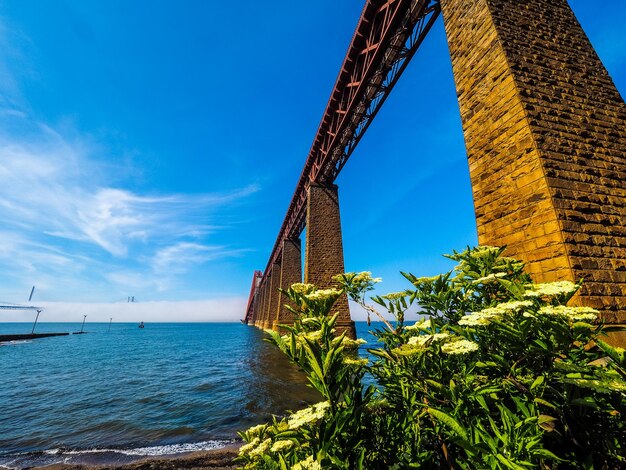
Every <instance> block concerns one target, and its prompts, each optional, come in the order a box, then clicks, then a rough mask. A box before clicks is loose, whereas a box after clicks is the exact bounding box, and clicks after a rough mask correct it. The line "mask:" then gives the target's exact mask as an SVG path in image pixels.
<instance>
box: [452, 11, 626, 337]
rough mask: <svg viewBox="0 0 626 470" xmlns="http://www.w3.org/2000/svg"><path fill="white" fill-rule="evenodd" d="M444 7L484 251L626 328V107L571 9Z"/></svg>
mask: <svg viewBox="0 0 626 470" xmlns="http://www.w3.org/2000/svg"><path fill="white" fill-rule="evenodd" d="M441 8H442V12H443V17H444V24H445V30H446V35H447V38H448V45H449V49H450V55H451V59H452V66H453V72H454V78H455V82H456V88H457V94H458V100H459V105H460V109H461V117H462V122H463V131H464V134H465V142H466V147H467V154H468V159H469V168H470V177H471V181H472V190H473V194H474V205H475V211H476V222H477V226H478V241H479V243H480V244H482V245H497V246H502V245H507V246H508V249H507V252H508V254H509V255H510V256H513V257H516V258H519V259H522V260H524V261H525V262H526V263H527V267H528V270H529V272H530V274H531V276H532V277H533V279H534V280H535V281H536V282H546V281H555V280H561V279H569V280H572V281H578V280H580V279H581V278H584V279H585V283H584V285H583V288H582V289H581V291H580V295H579V296H578V299H577V300H578V302H580V303H581V304H584V305H588V306H591V307H594V308H597V309H599V310H600V311H601V312H602V316H603V319H604V320H605V321H607V322H609V323H622V324H623V323H626V106H625V104H624V100H623V99H622V97H621V96H620V94H619V92H618V91H617V89H616V87H615V85H614V84H613V81H612V80H611V78H610V76H609V74H608V72H607V70H606V69H605V67H604V66H603V64H602V62H601V61H600V59H599V57H598V55H597V54H596V52H595V50H594V49H593V47H592V45H591V43H590V42H589V40H588V38H587V36H586V35H585V33H584V31H583V30H582V28H581V26H580V24H579V23H578V21H577V19H576V17H575V16H574V13H573V12H572V10H571V9H570V7H569V5H568V4H567V1H566V0H524V1H513V2H512V1H509V0H441ZM616 339H618V338H616ZM618 342H621V343H624V342H626V336H625V337H623V338H619V339H618Z"/></svg>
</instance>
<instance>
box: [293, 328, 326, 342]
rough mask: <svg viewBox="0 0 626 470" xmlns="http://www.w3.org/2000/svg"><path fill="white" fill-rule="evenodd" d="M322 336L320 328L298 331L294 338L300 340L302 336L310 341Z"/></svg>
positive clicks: (317, 339)
mask: <svg viewBox="0 0 626 470" xmlns="http://www.w3.org/2000/svg"><path fill="white" fill-rule="evenodd" d="M321 337H322V330H316V331H310V332H308V333H300V334H298V337H297V338H296V341H302V340H303V339H304V338H306V339H308V340H309V341H311V342H314V341H319V339H320V338H321Z"/></svg>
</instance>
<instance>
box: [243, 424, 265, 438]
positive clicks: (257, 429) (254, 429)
mask: <svg viewBox="0 0 626 470" xmlns="http://www.w3.org/2000/svg"><path fill="white" fill-rule="evenodd" d="M266 427H267V424H259V425H258V426H252V427H251V428H250V429H248V430H247V431H246V433H247V434H250V435H252V436H257V435H259V434H260V433H261V431H263V430H264V429H265V428H266Z"/></svg>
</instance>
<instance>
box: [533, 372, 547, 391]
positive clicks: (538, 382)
mask: <svg viewBox="0 0 626 470" xmlns="http://www.w3.org/2000/svg"><path fill="white" fill-rule="evenodd" d="M545 380H546V378H545V377H544V376H543V375H540V376H538V377H537V378H536V379H535V381H534V382H533V383H532V385H531V386H530V390H531V391H532V390H534V389H536V388H537V387H539V386H540V385H541V384H543V382H544V381H545Z"/></svg>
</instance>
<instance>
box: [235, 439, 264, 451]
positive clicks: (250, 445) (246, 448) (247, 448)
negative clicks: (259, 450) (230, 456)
mask: <svg viewBox="0 0 626 470" xmlns="http://www.w3.org/2000/svg"><path fill="white" fill-rule="evenodd" d="M259 442H261V439H259V438H258V437H255V438H254V439H252V440H251V441H250V442H248V443H247V444H245V445H243V446H241V447H240V448H239V455H245V454H247V453H248V452H250V451H251V450H252V449H254V448H255V447H256V446H258V445H259Z"/></svg>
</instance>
